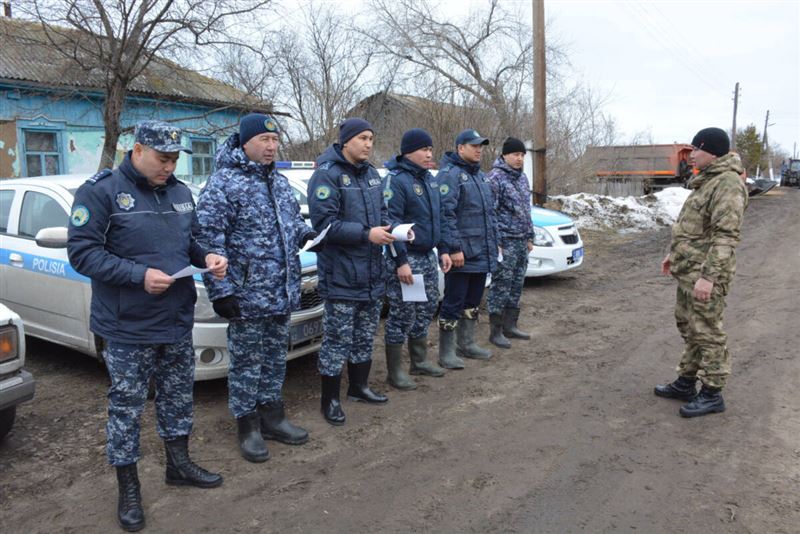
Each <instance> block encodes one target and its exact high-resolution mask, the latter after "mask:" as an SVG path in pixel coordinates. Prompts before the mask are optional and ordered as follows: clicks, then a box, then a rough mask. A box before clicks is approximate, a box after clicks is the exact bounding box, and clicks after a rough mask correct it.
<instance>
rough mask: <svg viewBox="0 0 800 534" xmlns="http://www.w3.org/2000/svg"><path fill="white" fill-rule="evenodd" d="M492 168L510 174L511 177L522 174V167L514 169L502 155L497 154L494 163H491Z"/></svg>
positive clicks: (517, 176)
mask: <svg viewBox="0 0 800 534" xmlns="http://www.w3.org/2000/svg"><path fill="white" fill-rule="evenodd" d="M492 168H493V169H500V170H501V171H503V172H505V173H507V174H510V175H511V176H512V177H513V178H519V177H520V175H521V174H522V169H515V168H514V167H512V166H511V165H509V164H508V162H507V161H506V160H505V159H503V156H498V157H497V159H496V160H494V164H492Z"/></svg>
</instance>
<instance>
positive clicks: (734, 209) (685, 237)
mask: <svg viewBox="0 0 800 534" xmlns="http://www.w3.org/2000/svg"><path fill="white" fill-rule="evenodd" d="M741 172H742V167H741V164H740V163H739V160H738V158H736V156H734V155H733V154H727V155H725V156H722V157H721V158H718V159H716V160H715V161H714V162H713V163H711V164H710V165H709V166H708V167H706V168H705V169H703V171H702V172H701V173H700V174H698V175H697V176H695V177H694V178H692V179H691V180H689V183H688V184H687V186H688V187H689V189H692V192H691V194H690V195H689V197H688V198H687V199H686V202H684V204H683V208H682V209H681V213H680V215H679V216H678V221H677V222H676V223H675V225H674V226H673V227H672V244H671V246H670V255H669V258H670V263H671V266H670V272H671V273H672V275H673V276H674V277H675V278H676V279H677V280H678V281H679V282H685V283H688V284H694V282H696V281H697V279H698V278H700V277H702V278H705V279H707V280H710V281H712V282H714V283H715V284H727V283H729V282H730V281H731V279H732V278H733V275H734V273H735V271H736V255H735V253H734V249H735V248H736V245H738V244H739V239H740V229H741V226H742V219H743V217H744V210H745V208H746V207H747V199H748V197H747V189H746V188H745V186H744V183H742V179H741V178H740V177H739V174H740V173H741Z"/></svg>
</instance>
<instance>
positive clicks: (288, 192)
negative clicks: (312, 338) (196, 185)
mask: <svg viewBox="0 0 800 534" xmlns="http://www.w3.org/2000/svg"><path fill="white" fill-rule="evenodd" d="M279 143H280V131H279V129H278V123H277V122H276V121H275V120H274V119H273V118H272V117H268V116H267V115H263V114H260V113H251V114H249V115H247V116H245V117H243V118H242V120H241V121H240V122H239V132H238V133H235V134H233V135H231V136H230V137H229V138H228V140H227V141H226V142H225V144H224V145H223V146H222V148H220V150H219V151H218V152H217V158H216V164H217V170H216V171H215V172H214V174H212V175H211V177H210V178H209V179H208V184H207V185H206V187H205V189H204V190H203V192H202V193H201V194H200V200H199V201H198V204H197V220H198V223H199V227H200V230H199V234H198V240H199V241H200V243H201V244H202V245H204V246H206V247H208V249H209V250H211V251H214V252H216V253H217V254H220V255H222V256H225V257H226V258H228V261H229V262H230V263H229V266H228V267H229V268H228V273H227V275H226V276H225V278H224V279H222V280H218V279H216V278H215V277H213V276H208V275H204V277H203V279H204V281H205V284H206V288H207V289H208V297H209V298H210V299H211V301H212V304H213V306H214V310H215V311H216V312H217V314H219V315H220V316H222V317H225V318H226V319H228V320H229V321H230V322H229V325H228V350H229V352H230V370H229V373H228V406H229V407H230V410H231V413H233V416H234V417H235V418H236V422H237V427H238V431H237V436H238V439H239V450H240V451H241V454H242V456H243V457H244V458H245V459H246V460H249V461H251V462H263V461H266V460H267V459H268V458H269V450H268V449H267V446H266V444H265V443H264V439H273V440H277V441H280V442H282V443H286V444H289V445H301V444H303V443H305V442H306V441H308V432H306V431H305V430H304V429H302V428H300V427H298V426H295V425H293V424H292V423H290V422H289V421H288V420H287V418H286V413H285V409H284V404H283V400H282V398H281V389H282V387H283V380H284V377H285V375H286V351H287V348H288V345H289V320H290V314H291V312H292V311H293V310H295V309H297V308H299V307H300V259H299V257H298V256H297V250H298V248H299V247H301V246H302V245H303V244H304V243H305V242H306V241H307V240H308V239H311V238H313V237H314V236H315V235H316V233H315V232H314V231H313V230H312V229H311V228H309V227H308V225H307V224H306V223H305V221H304V220H303V217H302V216H301V215H300V206H299V204H298V203H297V200H296V199H295V197H294V192H293V190H292V187H291V186H290V185H289V182H288V181H287V179H286V177H285V176H283V175H282V174H280V173H278V171H277V170H276V169H275V156H276V155H277V151H278V145H279Z"/></svg>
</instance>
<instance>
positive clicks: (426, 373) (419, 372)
mask: <svg viewBox="0 0 800 534" xmlns="http://www.w3.org/2000/svg"><path fill="white" fill-rule="evenodd" d="M408 374H411V375H414V376H432V377H434V378H441V377H443V376H444V373H431V372H429V371H422V370H418V369H412V370H411V371H409V372H408Z"/></svg>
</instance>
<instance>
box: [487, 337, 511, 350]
mask: <svg viewBox="0 0 800 534" xmlns="http://www.w3.org/2000/svg"><path fill="white" fill-rule="evenodd" d="M489 343H491V344H492V345H494V346H495V347H498V348H501V349H510V348H511V343H509V344H508V345H503V344H501V343H496V342H494V341H492V340H491V339H490V340H489Z"/></svg>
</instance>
